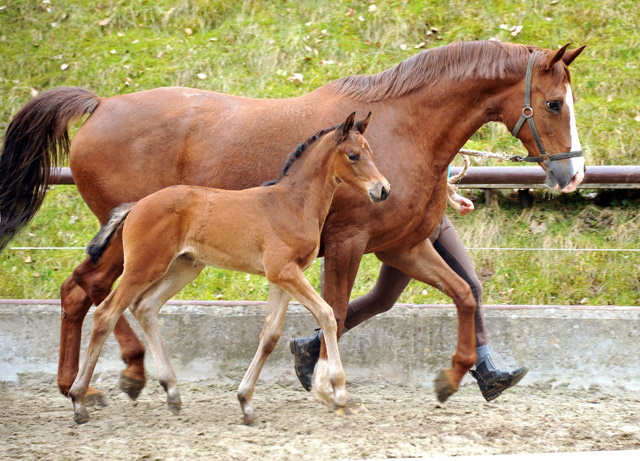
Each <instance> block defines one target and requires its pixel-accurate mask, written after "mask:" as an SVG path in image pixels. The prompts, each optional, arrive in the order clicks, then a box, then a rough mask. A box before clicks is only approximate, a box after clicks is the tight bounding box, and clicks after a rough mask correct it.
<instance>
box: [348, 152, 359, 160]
mask: <svg viewBox="0 0 640 461" xmlns="http://www.w3.org/2000/svg"><path fill="white" fill-rule="evenodd" d="M347 156H348V157H349V160H351V161H352V162H357V161H358V160H360V154H353V153H351V154H347Z"/></svg>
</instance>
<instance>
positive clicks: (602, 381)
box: [0, 301, 640, 389]
mask: <svg viewBox="0 0 640 461" xmlns="http://www.w3.org/2000/svg"><path fill="white" fill-rule="evenodd" d="M231 304H232V305H221V304H217V305H213V306H212V305H206V306H202V305H167V306H165V307H164V308H163V310H162V311H161V313H160V314H161V318H160V322H161V328H162V330H163V334H164V338H165V342H166V343H167V348H168V351H169V354H170V356H171V359H172V363H173V365H174V368H175V370H176V373H177V374H178V379H179V380H181V381H188V380H199V379H212V380H219V381H229V382H235V383H237V382H239V380H240V378H241V377H242V375H243V374H244V372H245V370H246V367H247V366H248V365H249V362H250V361H251V358H252V357H253V354H254V352H255V349H256V347H257V344H258V336H259V333H260V330H261V328H262V322H263V318H264V306H263V304H260V303H231ZM127 315H128V314H127ZM486 317H487V324H488V329H489V335H490V347H491V350H492V355H493V358H494V361H495V362H496V364H497V365H498V366H500V367H503V368H512V367H517V366H521V365H526V366H529V367H530V368H531V371H530V373H529V375H528V376H527V377H526V378H525V381H523V384H526V383H532V382H536V381H545V382H551V383H554V384H564V383H567V384H570V385H578V386H589V385H591V384H599V385H604V386H610V385H614V386H618V385H619V386H625V387H629V388H637V389H640V352H639V350H638V349H639V348H638V345H639V344H640V341H639V340H640V310H638V309H637V308H618V309H608V310H605V309H601V310H593V309H591V310H589V309H585V310H577V309H575V308H574V309H562V308H546V309H535V310H534V309H491V308H488V309H487V310H486ZM129 319H130V320H131V323H132V325H133V326H134V328H135V329H136V331H138V332H139V333H140V336H141V337H142V334H141V331H140V328H139V327H138V325H137V323H136V322H135V320H133V319H132V317H130V316H129ZM90 324H91V312H90V314H89V316H88V317H87V321H86V322H85V326H84V333H83V352H84V350H85V348H86V344H87V340H88V337H89V334H90ZM316 327H317V326H316V324H315V321H314V320H313V318H312V317H311V315H310V314H309V313H308V312H307V311H306V310H305V309H304V308H301V307H300V306H298V305H296V304H292V305H291V306H290V308H289V313H288V315H287V319H286V322H285V327H284V331H283V336H282V338H281V340H280V343H279V344H278V346H277V348H276V350H275V351H274V353H273V354H272V356H271V357H270V358H269V361H268V362H267V365H266V366H265V370H264V372H263V374H262V379H265V380H266V379H279V380H284V382H285V383H291V384H293V383H294V382H295V380H296V378H295V373H294V372H293V367H292V356H291V354H290V352H289V349H288V341H289V339H290V338H293V337H295V336H299V335H307V334H311V333H313V330H314V328H316ZM456 332H457V318H456V313H455V309H453V308H452V307H443V308H420V307H416V306H403V305H398V306H396V307H395V308H394V309H392V310H391V311H390V312H388V313H387V314H384V315H381V316H378V317H377V318H375V319H372V320H371V321H369V322H368V323H366V324H364V325H362V326H360V327H358V328H357V329H354V330H353V331H350V332H348V333H347V334H346V335H345V336H344V337H343V339H342V340H341V341H340V347H341V353H342V360H343V363H344V366H345V371H346V373H347V379H348V380H352V381H353V380H361V379H367V377H372V376H375V377H384V378H386V379H389V380H391V381H397V382H404V383H411V384H416V385H424V386H431V383H432V380H433V378H434V376H435V374H436V372H437V370H439V369H440V368H442V367H444V366H448V365H449V363H450V358H451V354H452V353H453V352H454V350H455V343H456ZM59 334H60V306H59V305H56V304H38V305H16V304H11V303H7V302H5V303H4V304H3V302H2V301H0V381H13V382H16V381H18V380H19V375H20V374H21V373H29V372H44V373H51V374H55V373H56V368H57V361H58V345H59ZM146 359H147V367H148V371H149V373H150V374H151V375H153V374H154V367H153V362H152V359H151V355H150V353H149V354H147V358H146ZM121 368H122V362H121V361H120V359H119V349H118V345H117V343H116V341H115V340H114V338H113V336H112V337H110V338H109V340H108V342H107V344H106V346H105V349H104V351H103V353H102V356H101V358H100V361H99V363H98V367H97V369H96V373H97V374H100V373H111V374H113V373H114V372H117V371H119V370H120V369H121ZM469 380H472V378H470V377H467V378H465V381H463V382H469Z"/></svg>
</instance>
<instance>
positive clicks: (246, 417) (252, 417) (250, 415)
mask: <svg viewBox="0 0 640 461" xmlns="http://www.w3.org/2000/svg"><path fill="white" fill-rule="evenodd" d="M242 422H243V423H244V424H246V425H247V426H252V425H253V423H255V422H256V414H255V413H254V412H253V410H251V411H248V412H245V413H244V414H243V415H242Z"/></svg>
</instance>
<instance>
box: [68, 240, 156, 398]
mask: <svg viewBox="0 0 640 461" xmlns="http://www.w3.org/2000/svg"><path fill="white" fill-rule="evenodd" d="M123 260H124V258H123V255H122V238H121V232H120V231H118V233H117V234H116V235H115V236H114V239H113V241H112V242H111V244H110V245H109V246H108V247H107V250H106V251H105V253H104V254H103V255H102V257H101V258H100V260H99V261H98V263H97V264H93V263H91V262H90V261H89V260H88V259H87V260H85V261H84V262H83V263H82V264H81V265H80V266H78V267H77V268H76V270H75V271H74V273H73V281H71V280H67V281H66V282H65V285H67V286H66V287H65V285H63V288H62V290H61V294H62V293H63V292H65V291H68V288H70V287H73V285H75V284H77V285H78V286H80V287H81V288H82V289H83V290H84V292H85V293H86V295H88V299H90V301H84V302H85V303H86V302H89V306H90V304H91V301H93V304H95V305H96V306H98V305H100V303H101V302H102V301H104V299H105V298H106V297H107V295H108V294H109V292H110V291H111V287H112V286H113V283H114V282H115V280H116V279H117V278H118V277H119V276H120V274H121V273H122V267H123V266H122V265H123ZM74 282H75V283H74ZM65 288H66V289H65ZM78 291H79V290H74V293H75V292H78ZM74 298H75V296H74V297H73V298H70V299H69V302H68V303H66V302H65V298H64V297H63V298H62V301H63V321H62V332H61V341H60V362H59V365H58V370H59V371H58V374H59V376H60V373H63V374H64V376H65V379H64V384H65V387H66V389H67V391H68V386H70V385H71V382H72V381H73V379H74V378H75V374H76V373H77V369H78V368H77V367H78V360H79V354H80V336H81V332H82V321H83V319H84V316H85V315H86V310H85V311H84V312H80V313H78V314H76V315H69V314H70V313H71V312H73V311H74V310H77V306H78V305H77V304H76V303H77V302H78V301H77V300H76V299H74ZM84 299H85V300H86V299H87V298H86V297H85V298H84ZM87 309H88V307H87ZM65 312H66V313H67V317H68V318H69V320H68V321H66V320H65V314H64V313H65ZM80 314H81V315H80ZM114 334H115V336H116V339H117V340H118V343H119V344H120V350H121V357H122V360H123V361H124V362H125V363H126V364H127V367H126V368H125V369H124V370H122V372H121V374H120V388H121V389H122V390H123V391H124V392H126V393H127V394H128V395H129V397H130V398H131V399H133V400H135V399H136V398H137V397H138V395H139V394H140V391H141V390H142V388H143V387H144V385H145V380H146V378H145V370H144V353H145V348H144V345H143V344H142V342H141V341H140V339H139V338H138V337H137V335H136V334H135V332H134V331H133V329H132V328H131V326H130V325H129V322H128V321H127V319H126V318H125V317H121V318H120V319H118V322H117V323H116V326H115V328H114ZM59 383H60V380H59ZM59 387H60V390H61V392H62V393H63V394H64V393H65V391H64V390H63V388H62V386H61V385H60V384H59ZM96 391H97V390H96ZM97 392H99V391H97Z"/></svg>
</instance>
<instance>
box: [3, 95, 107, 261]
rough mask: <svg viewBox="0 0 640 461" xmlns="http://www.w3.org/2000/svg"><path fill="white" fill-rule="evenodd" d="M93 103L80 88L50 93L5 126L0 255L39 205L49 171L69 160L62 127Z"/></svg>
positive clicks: (91, 108) (89, 110)
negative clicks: (6, 127)
mask: <svg viewBox="0 0 640 461" xmlns="http://www.w3.org/2000/svg"><path fill="white" fill-rule="evenodd" d="M98 102H99V99H98V97H97V96H96V95H95V94H93V93H91V92H90V91H87V90H83V89H82V88H70V87H61V88H56V89H53V90H49V91H45V92H44V93H42V94H39V95H38V96H36V97H35V98H33V99H32V100H31V101H29V102H28V103H27V104H26V105H25V106H24V107H23V108H22V109H20V111H19V112H18V113H17V114H16V116H15V117H14V118H13V120H12V121H11V123H10V124H9V128H8V129H7V133H6V134H5V137H4V146H3V147H2V155H0V252H1V251H2V250H3V249H4V247H6V246H7V244H8V243H9V241H10V240H11V239H12V238H13V237H14V236H15V235H16V233H18V231H19V230H20V229H21V228H22V227H24V226H25V225H26V224H27V223H28V222H29V220H31V218H33V216H34V215H35V214H36V211H38V208H40V205H42V201H43V200H44V196H45V193H46V191H47V188H48V187H49V185H50V184H51V182H52V177H51V167H55V166H58V165H59V164H60V163H61V162H62V161H63V160H64V159H65V158H66V157H67V156H68V155H69V134H68V133H67V126H68V125H69V123H71V122H72V121H73V120H76V119H78V118H80V117H82V116H83V115H84V114H87V113H89V114H90V113H92V112H93V111H94V110H95V108H96V106H97V105H98Z"/></svg>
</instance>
